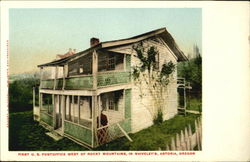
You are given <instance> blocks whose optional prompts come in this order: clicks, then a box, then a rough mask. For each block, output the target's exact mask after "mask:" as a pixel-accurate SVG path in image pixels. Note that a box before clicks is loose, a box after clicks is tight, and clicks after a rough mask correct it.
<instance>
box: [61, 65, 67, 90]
mask: <svg viewBox="0 0 250 162" xmlns="http://www.w3.org/2000/svg"><path fill="white" fill-rule="evenodd" d="M65 66H66V65H64V66H63V87H62V90H64V87H65V77H66V74H67V73H66V70H65V69H66V68H65Z"/></svg>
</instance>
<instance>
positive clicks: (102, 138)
mask: <svg viewBox="0 0 250 162" xmlns="http://www.w3.org/2000/svg"><path fill="white" fill-rule="evenodd" d="M103 111H104V109H102V111H101V114H100V116H101V120H100V121H99V117H97V128H99V127H104V128H101V129H99V130H98V131H97V137H98V143H99V144H104V143H105V142H106V141H107V129H108V127H105V126H107V125H108V118H107V116H106V115H105V114H104V113H103ZM99 124H100V125H99Z"/></svg>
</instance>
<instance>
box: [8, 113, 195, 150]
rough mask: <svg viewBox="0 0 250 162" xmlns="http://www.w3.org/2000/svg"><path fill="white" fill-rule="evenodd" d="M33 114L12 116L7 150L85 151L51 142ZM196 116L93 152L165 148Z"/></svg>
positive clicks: (63, 141)
mask: <svg viewBox="0 0 250 162" xmlns="http://www.w3.org/2000/svg"><path fill="white" fill-rule="evenodd" d="M32 115H33V114H32V111H26V112H20V113H11V114H10V129H9V134H10V135H9V136H10V138H9V143H10V146H9V149H10V150H13V151H14V150H23V151H26V150H30V151H52V150H54V151H67V150H75V151H85V150H87V149H86V148H84V147H82V146H80V145H78V144H76V143H74V142H72V141H70V140H69V139H67V138H63V139H61V140H59V141H57V142H56V141H54V140H53V139H52V138H50V137H48V136H47V135H46V134H45V133H46V132H47V130H45V129H44V128H43V127H42V126H40V125H39V124H38V123H37V122H34V121H33V116H32ZM197 117H199V115H194V114H188V115H187V116H181V115H176V116H175V117H174V118H172V119H170V120H167V121H164V122H163V123H162V124H159V125H153V126H151V127H149V128H147V129H144V130H141V131H140V132H137V133H135V134H129V136H130V137H131V138H132V139H133V142H129V141H128V140H127V139H126V138H125V137H122V138H119V139H117V140H115V141H112V142H110V143H108V144H105V145H103V146H100V147H98V148H96V149H95V150H158V148H159V147H161V148H165V146H166V143H169V142H170V140H171V137H174V136H175V134H176V133H179V132H180V131H181V130H183V129H184V128H185V126H187V125H188V124H189V123H190V124H191V127H192V131H193V132H194V120H195V119H196V118H197Z"/></svg>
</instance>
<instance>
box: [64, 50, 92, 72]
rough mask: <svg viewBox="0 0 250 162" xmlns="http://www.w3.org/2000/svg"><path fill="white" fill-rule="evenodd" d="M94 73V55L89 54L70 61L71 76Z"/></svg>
mask: <svg viewBox="0 0 250 162" xmlns="http://www.w3.org/2000/svg"><path fill="white" fill-rule="evenodd" d="M80 74H92V55H91V54H88V55H85V56H82V57H80V58H79V59H77V60H74V61H71V62H69V76H73V75H80Z"/></svg>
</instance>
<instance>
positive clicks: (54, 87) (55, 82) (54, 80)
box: [53, 66, 58, 90]
mask: <svg viewBox="0 0 250 162" xmlns="http://www.w3.org/2000/svg"><path fill="white" fill-rule="evenodd" d="M55 68H56V69H55V70H56V71H55V78H54V88H53V89H54V90H55V89H56V79H57V73H58V72H57V71H58V66H56V67H55Z"/></svg>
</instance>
